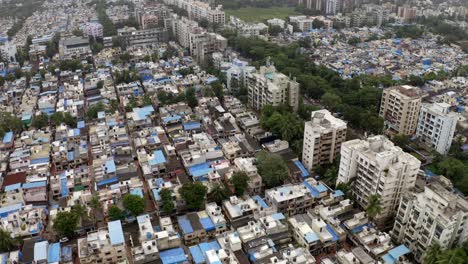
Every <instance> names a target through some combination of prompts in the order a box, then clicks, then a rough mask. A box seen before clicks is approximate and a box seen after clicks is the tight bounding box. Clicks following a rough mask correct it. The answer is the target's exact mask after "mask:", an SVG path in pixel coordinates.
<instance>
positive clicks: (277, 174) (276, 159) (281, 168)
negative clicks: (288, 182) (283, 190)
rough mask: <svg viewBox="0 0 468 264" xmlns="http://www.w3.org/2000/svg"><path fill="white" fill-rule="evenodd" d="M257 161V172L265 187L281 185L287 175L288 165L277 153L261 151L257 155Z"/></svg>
mask: <svg viewBox="0 0 468 264" xmlns="http://www.w3.org/2000/svg"><path fill="white" fill-rule="evenodd" d="M257 163H258V164H257V168H258V173H259V174H260V176H262V179H263V182H264V183H265V185H266V187H267V188H273V187H276V186H279V185H281V184H282V183H283V180H284V179H285V178H286V176H288V166H287V165H286V162H285V161H284V160H283V158H281V156H279V155H278V154H272V153H268V152H266V151H261V152H260V153H259V154H258V155H257Z"/></svg>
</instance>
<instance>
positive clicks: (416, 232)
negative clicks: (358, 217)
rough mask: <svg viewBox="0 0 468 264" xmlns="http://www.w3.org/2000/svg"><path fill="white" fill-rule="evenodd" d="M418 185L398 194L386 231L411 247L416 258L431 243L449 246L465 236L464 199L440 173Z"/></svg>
mask: <svg viewBox="0 0 468 264" xmlns="http://www.w3.org/2000/svg"><path fill="white" fill-rule="evenodd" d="M422 185H423V186H417V187H415V188H414V189H413V190H412V191H411V192H408V193H406V194H404V195H403V196H402V198H401V202H400V206H399V208H398V211H397V216H396V219H395V224H394V226H393V230H392V231H391V233H390V234H391V235H392V237H393V238H394V240H395V241H397V242H398V243H403V244H405V245H406V246H407V247H408V248H409V249H410V250H411V252H412V253H413V256H414V257H415V260H416V261H417V262H421V261H422V258H423V254H424V252H425V251H426V249H427V248H429V247H430V246H431V245H432V244H435V243H437V244H439V245H440V246H441V247H442V248H444V249H449V248H452V247H454V246H460V245H461V244H462V243H463V242H464V241H466V240H467V239H468V201H467V200H466V199H464V198H463V197H461V196H460V195H459V194H457V193H456V192H455V191H454V190H453V186H452V184H451V182H450V180H448V179H447V178H445V177H443V176H438V177H432V178H431V179H429V180H428V183H427V184H426V183H425V182H423V183H422Z"/></svg>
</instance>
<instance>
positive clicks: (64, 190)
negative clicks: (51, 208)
mask: <svg viewBox="0 0 468 264" xmlns="http://www.w3.org/2000/svg"><path fill="white" fill-rule="evenodd" d="M60 191H61V194H62V197H66V196H68V187H67V175H65V173H62V174H61V175H60Z"/></svg>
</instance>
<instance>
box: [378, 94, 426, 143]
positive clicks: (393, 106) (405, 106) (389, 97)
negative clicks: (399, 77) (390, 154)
mask: <svg viewBox="0 0 468 264" xmlns="http://www.w3.org/2000/svg"><path fill="white" fill-rule="evenodd" d="M421 100H422V92H421V90H420V89H419V88H417V87H414V86H409V85H403V86H395V87H390V88H388V89H385V90H384V91H383V93H382V102H381V104H380V114H379V115H380V116H381V117H382V118H384V119H385V125H386V127H387V128H388V129H389V130H390V131H392V132H394V133H396V134H401V135H413V134H414V133H415V132H416V127H417V124H418V117H419V110H420V108H421Z"/></svg>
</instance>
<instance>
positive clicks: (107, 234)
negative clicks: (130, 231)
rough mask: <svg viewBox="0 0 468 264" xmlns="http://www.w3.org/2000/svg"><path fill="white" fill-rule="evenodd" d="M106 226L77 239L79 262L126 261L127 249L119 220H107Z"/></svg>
mask: <svg viewBox="0 0 468 264" xmlns="http://www.w3.org/2000/svg"><path fill="white" fill-rule="evenodd" d="M107 227H108V228H103V229H99V230H98V231H95V232H92V233H88V235H87V236H86V237H85V238H80V239H78V242H77V243H78V257H79V258H80V262H81V263H90V264H91V263H126V261H127V250H126V246H125V239H124V234H123V230H122V224H121V223H120V220H117V221H112V222H109V223H108V224H107Z"/></svg>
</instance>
